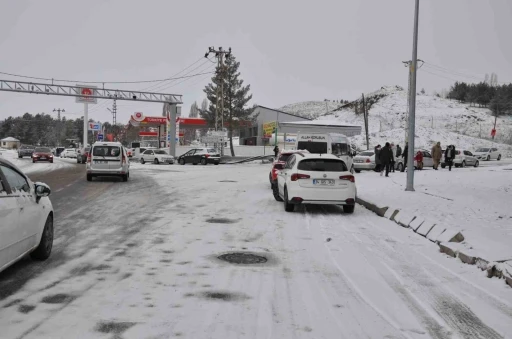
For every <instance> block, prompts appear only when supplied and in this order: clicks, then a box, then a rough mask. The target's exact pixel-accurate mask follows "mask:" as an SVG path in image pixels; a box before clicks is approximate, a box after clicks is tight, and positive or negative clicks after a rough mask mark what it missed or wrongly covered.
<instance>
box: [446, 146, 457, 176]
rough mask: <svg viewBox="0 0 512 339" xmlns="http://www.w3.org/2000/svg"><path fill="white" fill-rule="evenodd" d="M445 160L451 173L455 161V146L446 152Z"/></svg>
mask: <svg viewBox="0 0 512 339" xmlns="http://www.w3.org/2000/svg"><path fill="white" fill-rule="evenodd" d="M444 158H445V162H446V165H447V166H448V169H449V170H450V171H451V170H452V166H453V159H455V146H454V145H450V146H448V147H447V148H446V150H445V151H444Z"/></svg>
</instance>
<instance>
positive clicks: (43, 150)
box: [35, 147, 52, 153]
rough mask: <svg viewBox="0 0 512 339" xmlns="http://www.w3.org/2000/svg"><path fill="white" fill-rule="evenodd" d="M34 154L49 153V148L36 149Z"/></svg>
mask: <svg viewBox="0 0 512 339" xmlns="http://www.w3.org/2000/svg"><path fill="white" fill-rule="evenodd" d="M35 151H36V153H51V152H52V151H50V149H49V148H44V147H38V148H36V149H35Z"/></svg>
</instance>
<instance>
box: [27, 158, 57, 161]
mask: <svg viewBox="0 0 512 339" xmlns="http://www.w3.org/2000/svg"><path fill="white" fill-rule="evenodd" d="M32 160H33V161H53V158H46V159H41V158H32Z"/></svg>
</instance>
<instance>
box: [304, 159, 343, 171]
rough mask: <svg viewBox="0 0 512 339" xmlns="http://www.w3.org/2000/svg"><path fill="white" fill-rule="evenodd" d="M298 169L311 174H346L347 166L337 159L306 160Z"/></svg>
mask: <svg viewBox="0 0 512 339" xmlns="http://www.w3.org/2000/svg"><path fill="white" fill-rule="evenodd" d="M297 169H298V170H300V171H309V172H346V171H347V165H345V163H344V162H343V160H337V159H304V160H302V161H301V162H299V165H298V167H297Z"/></svg>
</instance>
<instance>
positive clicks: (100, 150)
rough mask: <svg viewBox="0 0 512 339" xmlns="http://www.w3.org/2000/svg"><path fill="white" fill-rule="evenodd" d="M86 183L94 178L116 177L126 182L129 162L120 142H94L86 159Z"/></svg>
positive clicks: (128, 173)
mask: <svg viewBox="0 0 512 339" xmlns="http://www.w3.org/2000/svg"><path fill="white" fill-rule="evenodd" d="M86 172H87V181H92V178H94V177H105V176H116V177H120V178H122V179H123V181H128V178H129V177H130V162H129V161H128V154H127V153H126V148H124V147H123V145H122V144H121V143H120V142H95V143H94V144H93V145H92V149H91V151H90V152H89V156H88V157H87V168H86Z"/></svg>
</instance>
